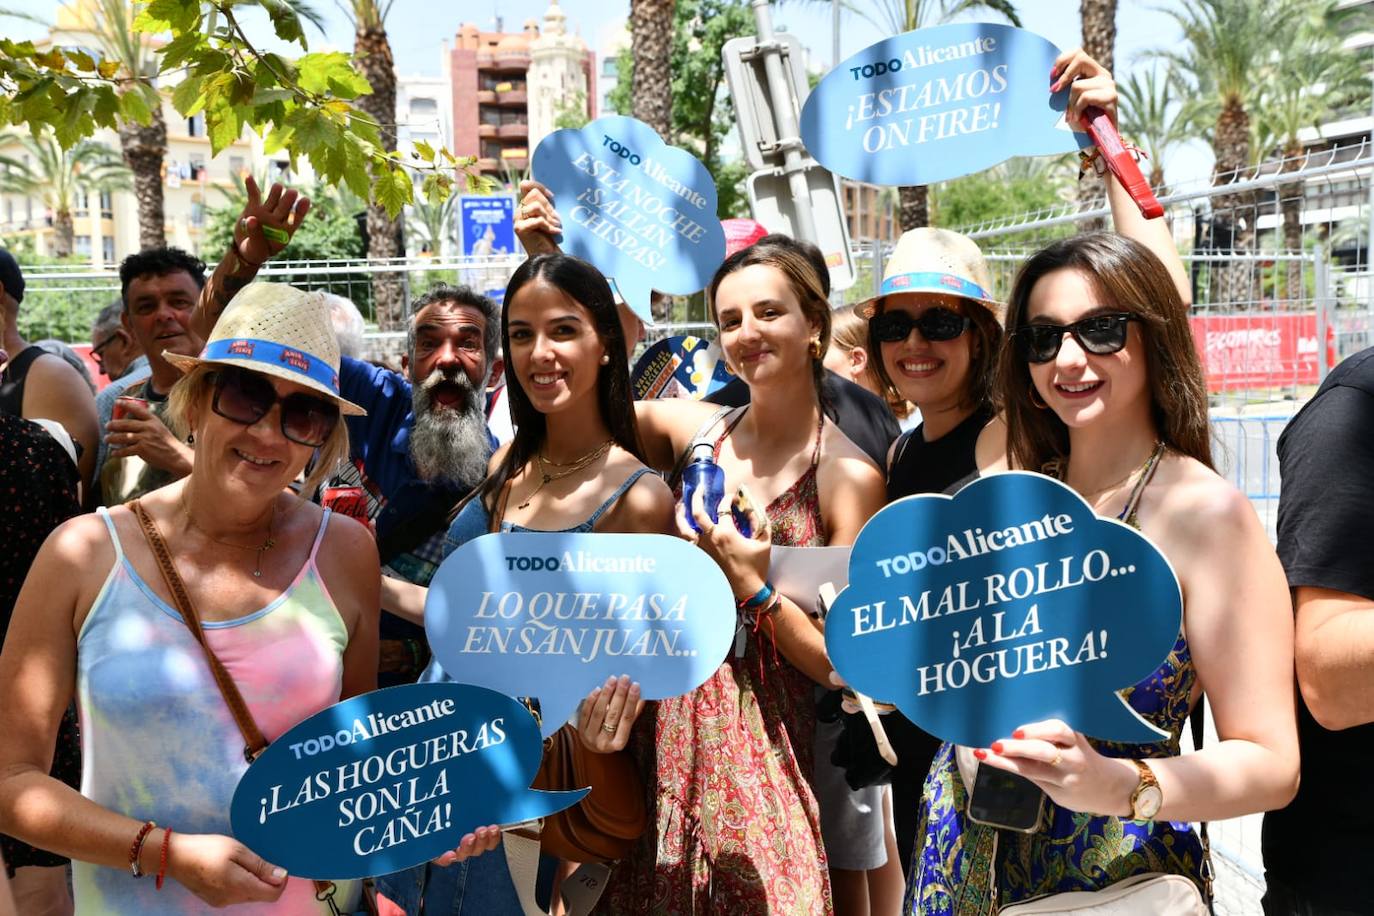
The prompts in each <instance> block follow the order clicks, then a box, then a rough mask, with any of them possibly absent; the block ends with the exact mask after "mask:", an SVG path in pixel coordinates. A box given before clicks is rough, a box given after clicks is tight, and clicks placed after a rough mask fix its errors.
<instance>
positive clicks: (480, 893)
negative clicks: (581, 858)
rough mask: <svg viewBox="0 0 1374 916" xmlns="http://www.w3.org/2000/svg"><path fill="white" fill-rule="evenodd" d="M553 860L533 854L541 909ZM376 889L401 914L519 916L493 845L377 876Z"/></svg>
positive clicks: (502, 861)
mask: <svg viewBox="0 0 1374 916" xmlns="http://www.w3.org/2000/svg"><path fill="white" fill-rule="evenodd" d="M557 864H558V860H557V859H554V858H552V857H550V856H540V857H539V882H538V885H537V887H536V897H537V899H538V900H539V903H540V905H541V906H544V907H545V908H547V905H548V896H549V891H550V889H551V887H552V885H553V874H554V869H555V868H556V867H557ZM377 890H378V891H379V892H380V893H382V894H384V895H385V896H386V898H387V899H388V900H390V901H391V902H392V903H394V904H396V905H397V906H399V907H401V908H402V909H403V910H405V912H406V914H407V916H421V914H423V916H506V914H510V916H521V910H520V898H519V897H517V896H516V893H515V885H514V884H512V883H511V877H510V870H509V869H508V868H507V867H506V856H505V853H504V852H503V851H502V850H501V849H500V848H499V847H498V848H497V849H495V850H494V851H492V852H489V853H486V854H485V855H480V856H478V857H476V858H475V859H468V860H467V861H466V862H456V863H454V864H453V865H448V866H443V867H440V866H438V865H429V864H425V865H417V866H416V867H414V868H409V869H406V870H405V871H401V872H396V873H395V874H393V875H386V876H385V877H382V878H378V879H377Z"/></svg>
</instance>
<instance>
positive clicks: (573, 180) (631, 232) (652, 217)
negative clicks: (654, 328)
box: [530, 116, 725, 315]
mask: <svg viewBox="0 0 1374 916" xmlns="http://www.w3.org/2000/svg"><path fill="white" fill-rule="evenodd" d="M530 164H531V169H532V171H533V173H534V177H535V178H536V179H538V180H539V181H541V182H543V183H544V184H545V185H546V186H547V187H548V188H549V190H550V191H552V192H553V194H554V204H555V206H557V208H558V212H559V214H560V215H561V216H562V218H563V235H562V239H561V242H560V244H561V245H562V248H563V250H564V251H566V252H568V253H569V254H573V255H576V256H577V257H579V258H583V259H585V260H587V261H590V262H591V263H592V264H594V265H596V267H597V269H598V270H600V271H601V272H602V273H603V274H605V275H606V276H608V277H614V278H615V283H616V286H617V287H619V289H620V294H621V295H622V296H624V297H625V301H626V302H628V303H629V304H630V305H631V306H632V307H633V308H634V309H635V311H637V312H639V313H640V314H644V315H647V314H648V313H649V295H650V292H651V291H652V290H660V291H662V292H665V293H672V294H676V295H685V294H687V293H694V292H696V291H697V290H699V289H702V288H703V287H705V286H706V284H707V282H709V281H710V279H711V274H712V273H714V272H715V269H716V268H717V267H719V266H720V262H721V261H723V260H724V259H725V230H724V229H723V228H721V225H720V220H719V218H717V216H716V185H715V182H714V181H712V179H711V173H710V172H708V171H706V166H704V165H702V163H701V160H699V159H697V158H696V157H695V156H693V155H692V154H691V153H688V152H687V151H686V150H681V149H677V148H676V147H671V146H668V145H667V144H665V143H664V142H663V140H662V139H661V138H660V137H659V135H658V134H657V133H656V132H655V131H654V129H653V128H651V127H650V126H649V125H647V124H645V123H644V122H642V121H637V120H635V119H634V118H625V117H619V116H616V117H606V118H598V119H596V120H595V121H592V122H591V123H590V124H588V125H586V126H585V127H582V128H581V129H579V130H557V131H554V132H553V133H551V134H549V135H548V136H547V137H545V138H544V139H543V140H542V141H540V143H539V146H538V147H537V148H536V149H535V151H534V158H533V159H532V160H531V163H530Z"/></svg>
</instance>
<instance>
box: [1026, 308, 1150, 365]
mask: <svg viewBox="0 0 1374 916" xmlns="http://www.w3.org/2000/svg"><path fill="white" fill-rule="evenodd" d="M1139 320H1140V316H1138V315H1130V314H1127V313H1125V312H1122V313H1119V314H1111V315H1092V316H1091V317H1088V318H1084V319H1083V320H1081V321H1075V322H1074V323H1073V324H1028V325H1026V326H1025V327H1021V328H1017V329H1016V330H1015V331H1014V332H1012V336H1013V337H1015V338H1016V348H1017V349H1018V350H1019V351H1020V353H1021V357H1022V358H1023V359H1024V360H1025V361H1026V362H1028V363H1047V362H1049V361H1050V360H1052V359H1054V358H1055V357H1056V356H1058V355H1059V347H1060V345H1061V344H1062V343H1063V342H1064V335H1065V334H1072V335H1073V339H1074V340H1076V341H1078V345H1079V346H1080V347H1082V348H1083V349H1084V350H1086V351H1087V352H1089V353H1092V354H1093V355H1095V356H1107V355H1109V354H1111V353H1117V352H1120V350H1121V348H1122V347H1124V346H1126V329H1127V326H1128V325H1129V324H1130V323H1131V322H1132V321H1139Z"/></svg>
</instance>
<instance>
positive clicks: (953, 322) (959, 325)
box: [869, 307, 972, 343]
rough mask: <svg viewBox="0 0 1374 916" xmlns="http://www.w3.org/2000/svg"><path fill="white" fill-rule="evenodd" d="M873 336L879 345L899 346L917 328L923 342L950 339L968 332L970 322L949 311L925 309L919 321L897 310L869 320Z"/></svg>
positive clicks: (963, 316)
mask: <svg viewBox="0 0 1374 916" xmlns="http://www.w3.org/2000/svg"><path fill="white" fill-rule="evenodd" d="M869 324H870V325H872V327H873V335H874V336H875V337H877V338H878V340H880V341H882V342H883V343H900V342H901V341H903V340H906V339H907V337H909V336H910V335H911V329H912V328H919V329H920V330H921V336H922V337H924V338H925V339H926V340H953V339H954V338H956V337H958V336H959V335H960V334H962V333H964V332H965V331H967V330H968V326H969V325H970V324H972V320H971V319H970V318H969V317H968V316H967V315H960V314H959V313H958V312H956V311H954V310H953V309H947V308H939V307H936V308H928V309H926V310H925V311H924V312H922V313H921V315H920V317H919V318H912V317H911V313H910V312H904V311H901V310H900V309H897V310H895V311H891V312H883V313H882V314H881V315H874V316H873V317H872V318H870V319H869Z"/></svg>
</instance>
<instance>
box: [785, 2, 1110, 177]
mask: <svg viewBox="0 0 1374 916" xmlns="http://www.w3.org/2000/svg"><path fill="white" fill-rule="evenodd" d="M1058 55H1059V49H1058V48H1056V47H1055V46H1054V45H1053V44H1051V43H1050V42H1049V41H1047V40H1046V39H1044V38H1042V37H1040V36H1039V35H1036V34H1034V33H1033V32H1027V31H1025V30H1024V29H1017V28H1013V27H1011V26H1008V25H998V24H995V23H988V22H967V23H957V24H954V25H942V26H934V27H932V28H925V29H917V30H915V31H912V32H903V33H902V34H901V35H895V36H893V37H891V38H885V39H883V40H882V41H880V42H878V43H877V44H874V45H871V46H869V47H867V48H865V49H864V50H862V51H860V52H859V53H858V54H855V55H854V56H852V57H850V58H849V59H847V60H845V61H843V62H842V63H841V64H840V65H839V66H838V67H836V68H835V69H833V70H831V71H830V73H829V74H827V75H826V77H825V78H824V79H823V80H821V82H820V84H819V85H818V86H817V87H816V88H815V89H814V90H812V92H811V95H810V96H809V97H808V98H807V100H806V104H805V106H804V107H803V108H802V114H801V135H802V141H803V142H804V143H805V144H806V149H807V151H808V152H809V153H810V154H811V155H812V156H814V157H815V158H816V161H817V162H819V163H820V164H821V165H823V166H825V167H826V168H827V169H830V171H832V172H835V173H837V174H840V175H843V176H845V177H846V178H854V179H857V180H859V181H868V182H873V183H875V184H885V185H921V184H933V183H935V182H937V181H944V180H946V179H949V178H957V177H958V176H960V175H969V174H972V173H974V172H979V171H982V170H983V169H986V168H990V167H991V166H994V165H996V164H997V163H999V162H1001V161H1002V160H1004V159H1008V158H1010V157H1012V156H1042V155H1049V154H1057V153H1066V152H1072V151H1074V150H1076V149H1078V148H1079V147H1080V146H1084V145H1087V144H1089V143H1090V142H1091V141H1090V140H1088V138H1087V135H1086V134H1075V133H1074V132H1072V131H1071V130H1069V129H1068V128H1067V127H1066V126H1065V124H1064V123H1063V115H1064V111H1065V108H1066V107H1067V105H1068V97H1069V90H1068V89H1067V88H1064V89H1061V90H1060V91H1059V92H1057V93H1054V94H1051V93H1050V69H1051V67H1052V66H1053V65H1054V61H1055V58H1056V57H1057V56H1058Z"/></svg>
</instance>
